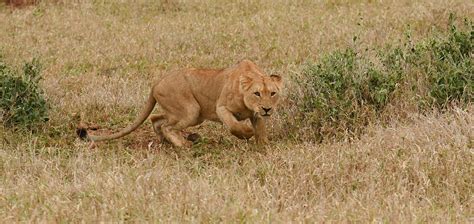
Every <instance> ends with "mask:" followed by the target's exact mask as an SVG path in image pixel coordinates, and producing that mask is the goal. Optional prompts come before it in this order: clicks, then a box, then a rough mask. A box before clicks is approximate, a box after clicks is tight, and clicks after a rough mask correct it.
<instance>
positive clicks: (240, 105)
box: [87, 60, 282, 147]
mask: <svg viewBox="0 0 474 224" xmlns="http://www.w3.org/2000/svg"><path fill="white" fill-rule="evenodd" d="M281 88H282V80H281V77H280V76H277V75H271V76H268V75H265V74H264V73H263V72H262V71H261V70H260V69H259V68H258V67H257V66H256V65H255V64H254V63H253V62H251V61H249V60H244V61H242V62H240V63H238V64H237V65H234V66H232V67H230V68H227V69H223V70H211V69H187V70H183V71H180V72H176V73H172V74H170V75H168V76H166V77H164V78H163V79H162V80H161V81H159V82H158V83H157V84H155V85H154V86H153V88H152V91H151V93H150V96H149V98H148V101H147V103H146V105H145V108H144V109H143V110H142V112H141V114H140V115H139V116H138V117H137V118H136V119H135V121H134V122H133V123H132V124H131V125H130V126H128V127H127V128H125V129H123V130H121V131H120V132H118V133H115V134H112V135H108V136H87V137H88V139H90V140H92V141H94V142H96V141H103V140H111V139H115V138H120V137H123V136H125V135H127V134H129V133H130V132H132V131H133V130H135V129H136V128H138V126H140V125H141V124H142V123H143V122H144V121H145V120H146V118H147V117H148V116H149V115H150V113H151V112H152V110H153V108H154V106H155V104H156V103H158V104H159V105H160V106H161V107H162V109H163V113H161V114H154V115H152V116H151V117H150V119H151V121H152V123H153V128H154V130H155V132H156V133H157V134H158V136H159V137H160V138H163V137H164V138H165V139H166V140H168V141H169V142H171V143H172V144H173V145H175V146H178V147H189V146H190V145H191V142H189V141H187V140H186V139H185V138H184V137H183V136H182V135H181V134H180V131H181V130H183V129H184V128H187V127H190V126H194V125H198V124H200V123H202V122H203V121H205V120H211V121H216V122H221V123H223V124H224V125H225V126H226V127H227V128H228V129H229V130H230V132H231V133H232V134H233V135H235V136H237V137H238V138H241V139H248V138H251V137H252V136H254V135H255V138H256V142H257V143H258V144H263V143H266V142H267V141H268V140H267V135H266V132H265V120H266V117H268V116H270V115H271V114H272V113H273V112H274V110H275V107H276V106H277V104H278V101H279V98H280V96H279V92H280V90H281ZM246 119H250V120H251V123H252V127H251V126H249V125H247V124H246V123H245V122H243V121H244V120H246Z"/></svg>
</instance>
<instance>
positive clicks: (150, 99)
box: [80, 91, 156, 142]
mask: <svg viewBox="0 0 474 224" xmlns="http://www.w3.org/2000/svg"><path fill="white" fill-rule="evenodd" d="M155 104H156V100H155V98H154V97H153V91H152V92H151V93H150V96H149V97H148V101H147V102H146V105H145V108H143V110H142V111H141V113H140V116H138V117H137V118H136V119H135V121H133V123H132V124H131V125H130V126H128V127H126V128H124V129H122V130H121V131H119V132H117V133H115V134H111V135H105V136H94V135H88V134H87V132H85V133H83V136H80V137H82V138H84V137H85V138H87V139H88V140H91V141H94V142H99V141H106V140H112V139H116V138H120V137H123V136H125V135H128V134H130V133H131V132H132V131H134V130H135V129H137V128H138V127H139V126H140V125H141V124H142V123H143V122H144V121H145V120H146V119H147V117H148V116H150V114H151V112H152V111H153V108H154V107H155Z"/></svg>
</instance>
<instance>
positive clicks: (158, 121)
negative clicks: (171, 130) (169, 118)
mask: <svg viewBox="0 0 474 224" xmlns="http://www.w3.org/2000/svg"><path fill="white" fill-rule="evenodd" d="M150 120H151V124H152V126H153V130H154V131H155V133H156V135H157V136H158V139H159V140H160V142H163V140H164V135H163V132H162V131H161V126H162V125H163V124H165V123H166V117H165V115H164V114H152V115H151V116H150Z"/></svg>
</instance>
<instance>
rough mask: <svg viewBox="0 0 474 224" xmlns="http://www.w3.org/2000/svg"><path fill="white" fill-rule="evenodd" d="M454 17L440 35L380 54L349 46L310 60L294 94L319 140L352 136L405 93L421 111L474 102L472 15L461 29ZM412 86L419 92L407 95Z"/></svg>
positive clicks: (379, 50)
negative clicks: (314, 60) (470, 19)
mask: <svg viewBox="0 0 474 224" xmlns="http://www.w3.org/2000/svg"><path fill="white" fill-rule="evenodd" d="M453 18H454V17H453V16H452V17H451V25H450V29H449V31H448V32H446V33H445V34H443V35H442V36H441V37H439V36H437V37H433V38H431V39H428V40H427V41H421V42H419V43H418V44H413V43H412V42H411V40H410V39H407V40H406V41H405V42H404V43H402V44H401V46H397V47H393V46H387V47H385V48H376V49H374V51H373V52H377V53H375V55H374V54H371V52H372V51H368V50H366V51H357V50H356V49H354V48H347V49H344V50H338V51H335V52H332V53H330V54H328V55H324V56H322V57H321V59H320V60H319V62H316V63H312V64H308V65H307V66H306V68H305V69H304V70H303V72H302V74H301V75H300V76H299V78H297V79H296V82H297V83H298V85H299V86H300V87H301V88H300V90H301V91H300V92H293V93H292V94H291V96H290V97H291V98H292V99H293V101H295V102H296V105H297V107H298V111H299V114H298V115H297V117H298V119H297V120H299V121H300V122H299V123H300V124H303V125H304V126H306V127H309V128H311V129H312V130H313V132H312V134H313V137H316V139H319V140H321V139H323V138H325V137H328V136H336V137H337V136H346V137H347V136H348V135H349V136H354V135H358V134H360V133H361V132H362V131H363V130H364V127H365V126H366V125H367V124H368V123H370V122H377V120H378V119H379V118H381V115H382V114H384V112H386V111H385V109H386V107H387V105H389V104H390V103H391V102H392V101H393V99H394V97H401V96H405V98H403V99H398V100H399V101H406V102H404V103H405V104H412V105H418V107H419V108H420V109H421V110H429V109H432V108H437V109H441V110H442V109H446V108H447V107H448V106H449V105H450V104H451V103H456V104H457V105H466V104H467V103H471V102H473V80H474V77H473V74H474V71H473V49H472V45H473V44H472V43H473V40H474V36H473V35H474V30H473V26H472V23H471V22H470V21H468V20H466V21H465V23H464V24H465V26H464V28H463V29H461V30H460V29H458V27H457V26H456V25H454V19H453ZM397 90H398V91H397ZM403 91H405V92H403ZM409 91H412V92H413V95H416V97H407V96H408V95H409V94H408V92H409ZM396 92H398V93H397V94H395V93H396ZM391 109H392V110H393V109H399V110H403V108H396V107H395V108H394V107H391ZM385 114H386V113H385Z"/></svg>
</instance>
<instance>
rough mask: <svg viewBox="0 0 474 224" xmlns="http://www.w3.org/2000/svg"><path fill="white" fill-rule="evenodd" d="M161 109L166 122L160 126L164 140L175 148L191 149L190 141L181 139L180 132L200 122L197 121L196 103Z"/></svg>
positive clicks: (197, 108) (197, 105)
mask: <svg viewBox="0 0 474 224" xmlns="http://www.w3.org/2000/svg"><path fill="white" fill-rule="evenodd" d="M162 107H163V109H164V110H165V113H166V122H165V123H164V124H163V125H162V126H161V131H162V133H163V135H164V137H165V138H166V140H168V141H169V142H171V143H172V144H173V145H175V146H177V147H191V145H192V143H191V141H188V139H186V138H185V137H183V135H182V133H181V131H182V130H183V129H185V128H187V127H191V126H194V125H197V124H199V123H201V122H202V120H200V119H199V113H200V107H199V104H198V103H197V102H196V101H188V103H187V104H186V106H184V105H183V106H182V105H176V104H175V105H173V106H168V105H164V106H162ZM190 140H191V139H190Z"/></svg>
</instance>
